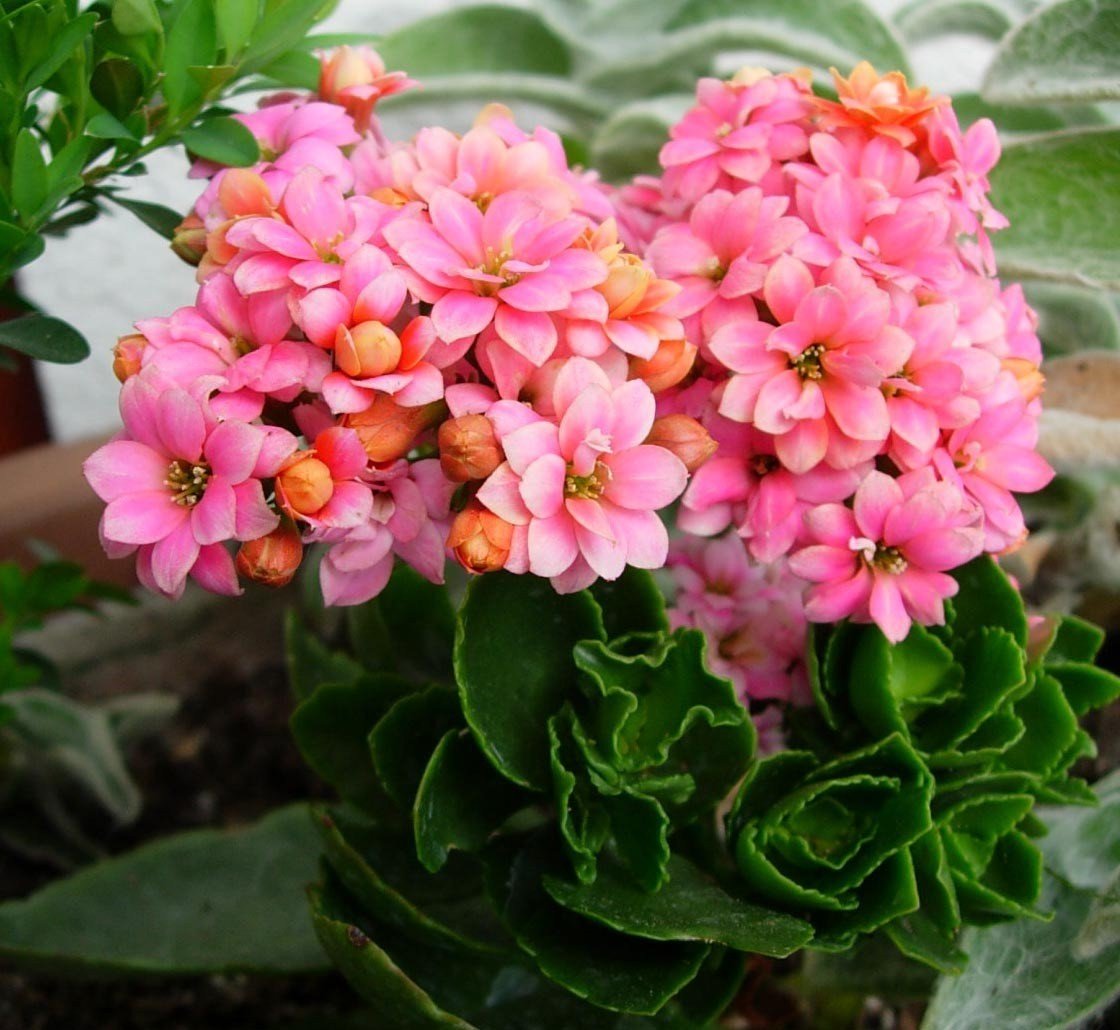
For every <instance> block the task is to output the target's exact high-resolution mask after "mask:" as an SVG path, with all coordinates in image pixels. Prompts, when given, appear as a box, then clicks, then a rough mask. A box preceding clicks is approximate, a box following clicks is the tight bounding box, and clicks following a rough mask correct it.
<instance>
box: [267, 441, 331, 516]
mask: <svg viewBox="0 0 1120 1030" xmlns="http://www.w3.org/2000/svg"><path fill="white" fill-rule="evenodd" d="M276 492H277V495H278V496H279V497H280V498H281V503H282V504H283V506H284V507H285V508H286V509H288V510H289V511H291V512H294V513H295V514H297V515H314V514H315V513H316V512H317V511H318V510H319V509H320V508H322V507H323V505H324V504H326V503H327V501H329V500H330V499H331V495H332V494H333V493H334V480H333V479H332V478H331V470H330V468H329V467H328V466H327V464H326V462H323V461H320V460H319V459H318V458H316V457H313V456H311V455H308V454H306V453H305V454H303V455H299V454H297V455H295V456H294V457H293V458H292V459H291V460H290V461H289V463H288V465H287V467H285V468H282V469H281V470H280V472H279V473H277V476H276Z"/></svg>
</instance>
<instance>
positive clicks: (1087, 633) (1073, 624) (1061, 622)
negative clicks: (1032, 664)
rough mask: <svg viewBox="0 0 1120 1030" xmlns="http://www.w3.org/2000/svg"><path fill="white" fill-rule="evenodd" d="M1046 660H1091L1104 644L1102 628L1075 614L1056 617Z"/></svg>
mask: <svg viewBox="0 0 1120 1030" xmlns="http://www.w3.org/2000/svg"><path fill="white" fill-rule="evenodd" d="M1057 622H1058V624H1057V627H1056V628H1055V631H1054V639H1053V640H1052V641H1051V643H1050V648H1049V650H1048V651H1047V652H1046V661H1047V662H1053V661H1059V662H1061V661H1068V662H1091V661H1093V659H1095V658H1096V657H1097V652H1098V651H1100V649H1101V646H1102V645H1103V644H1104V630H1103V629H1101V628H1100V626H1097V625H1095V624H1094V623H1092V622H1089V621H1088V620H1087V619H1082V618H1079V617H1078V616H1076V615H1062V616H1059V617H1058V620H1057Z"/></svg>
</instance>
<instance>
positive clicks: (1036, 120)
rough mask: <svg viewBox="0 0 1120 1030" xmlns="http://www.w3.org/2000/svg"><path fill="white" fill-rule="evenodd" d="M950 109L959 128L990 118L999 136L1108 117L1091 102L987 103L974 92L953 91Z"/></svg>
mask: <svg viewBox="0 0 1120 1030" xmlns="http://www.w3.org/2000/svg"><path fill="white" fill-rule="evenodd" d="M918 2H921V0H918ZM953 110H954V111H955V112H956V114H957V118H958V119H959V121H960V124H961V127H962V128H966V127H967V126H969V125H971V124H972V123H973V122H976V121H979V120H980V119H981V118H991V120H992V121H993V122H995V124H996V128H997V129H999V131H1000V135H1001V136H1002V137H1004V138H1005V139H1007V138H1008V137H1009V136H1010V135H1011V134H1013V133H1039V132H1052V131H1053V130H1054V129H1070V128H1075V127H1079V126H1087V125H1107V124H1108V118H1106V117H1105V115H1104V114H1103V113H1102V112H1101V109H1100V108H1099V107H1096V106H1094V105H1092V104H1061V105H1052V106H1046V107H1025V106H1022V105H1011V104H989V103H988V102H987V101H986V100H984V99H983V98H981V96H980V95H979V94H978V93H954V94H953Z"/></svg>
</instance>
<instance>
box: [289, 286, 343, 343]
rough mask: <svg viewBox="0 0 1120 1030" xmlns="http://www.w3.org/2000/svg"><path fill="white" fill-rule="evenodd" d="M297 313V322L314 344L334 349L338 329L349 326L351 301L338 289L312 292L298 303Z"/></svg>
mask: <svg viewBox="0 0 1120 1030" xmlns="http://www.w3.org/2000/svg"><path fill="white" fill-rule="evenodd" d="M296 313H297V318H296V321H297V322H298V323H299V326H300V328H301V329H302V330H303V331H304V332H305V333H306V334H307V338H308V339H309V340H311V342H312V343H314V344H317V345H318V346H320V347H332V346H334V340H335V335H336V333H337V331H338V327H339V326H340V325H348V324H349V321H350V301H348V300H347V299H346V297H345V296H343V294H342V293H341V292H340V291H339V290H336V289H331V288H322V289H318V290H312V291H311V292H310V293H308V294H307V295H306V296H305V297H304V298H303V299H302V300H301V301H300V302H299V303H298V305H297V312H296Z"/></svg>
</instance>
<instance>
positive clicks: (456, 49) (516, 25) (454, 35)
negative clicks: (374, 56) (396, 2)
mask: <svg viewBox="0 0 1120 1030" xmlns="http://www.w3.org/2000/svg"><path fill="white" fill-rule="evenodd" d="M377 49H378V52H379V53H380V54H381V56H382V57H383V58H384V59H385V61H386V62H387V64H388V66H389V67H391V68H407V69H408V71H409V74H412V75H417V76H422V75H429V74H430V75H455V74H463V73H470V72H494V71H499V72H530V73H532V74H535V75H556V76H560V77H567V76H568V74H569V73H570V72H571V70H572V58H571V53H570V51H569V48H568V44H567V43H566V42H565V40H564V39H563V38H562V37H561V36H559V35H558V34H557V33H556V32H555V31H553V29H552V28H550V27H549V25H548V23H547V22H545V20H544V19H543V18H541V17H540V15H539V14H537V13H536V12H535V11H533V10H532V9H520V8H516V7H509V6H498V5H496V4H494V5H490V4H480V5H478V6H457V7H456V8H455V9H454V10H450V11H446V12H441V13H439V14H435V15H432V16H431V17H429V18H424V19H421V20H420V21H415V22H412V23H411V24H409V25H406V26H405V27H404V28H401V29H398V30H396V31H395V32H391V33H389V34H388V35H387V36H385V37H383V38H382V40H381V41H380V43H378V45H377Z"/></svg>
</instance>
